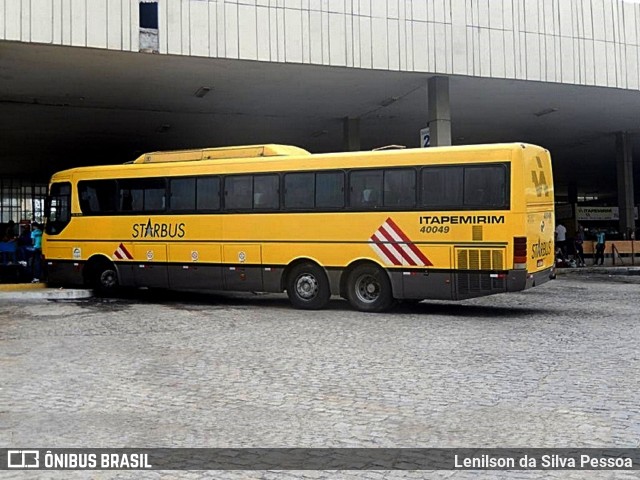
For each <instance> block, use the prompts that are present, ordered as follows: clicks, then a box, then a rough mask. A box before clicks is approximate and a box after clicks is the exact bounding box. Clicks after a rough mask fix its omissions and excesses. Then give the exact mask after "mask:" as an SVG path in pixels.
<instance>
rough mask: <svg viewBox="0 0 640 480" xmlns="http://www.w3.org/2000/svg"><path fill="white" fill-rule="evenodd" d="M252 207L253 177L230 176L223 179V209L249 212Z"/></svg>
mask: <svg viewBox="0 0 640 480" xmlns="http://www.w3.org/2000/svg"><path fill="white" fill-rule="evenodd" d="M252 206H253V177H252V176H250V175H230V176H228V177H226V178H225V179H224V208H225V209H226V210H250V209H251V208H252Z"/></svg>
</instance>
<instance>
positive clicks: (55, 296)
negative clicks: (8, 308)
mask: <svg viewBox="0 0 640 480" xmlns="http://www.w3.org/2000/svg"><path fill="white" fill-rule="evenodd" d="M91 297H93V290H87V289H79V288H47V286H46V285H45V284H44V283H35V284H30V283H24V284H10V285H0V302H7V301H11V302H21V301H29V300H78V299H83V298H91Z"/></svg>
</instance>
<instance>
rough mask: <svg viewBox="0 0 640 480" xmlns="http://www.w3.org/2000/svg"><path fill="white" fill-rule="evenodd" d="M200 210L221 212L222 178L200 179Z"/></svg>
mask: <svg viewBox="0 0 640 480" xmlns="http://www.w3.org/2000/svg"><path fill="white" fill-rule="evenodd" d="M197 192H198V207H197V208H198V210H199V211H211V210H220V178H219V177H201V178H198V186H197Z"/></svg>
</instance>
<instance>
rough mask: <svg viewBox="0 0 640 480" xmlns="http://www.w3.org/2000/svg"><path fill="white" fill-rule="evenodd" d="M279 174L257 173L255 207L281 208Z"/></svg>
mask: <svg viewBox="0 0 640 480" xmlns="http://www.w3.org/2000/svg"><path fill="white" fill-rule="evenodd" d="M279 184H280V179H279V177H278V175H255V176H254V177H253V208H256V209H267V210H275V209H278V208H280V195H279V190H278V187H279Z"/></svg>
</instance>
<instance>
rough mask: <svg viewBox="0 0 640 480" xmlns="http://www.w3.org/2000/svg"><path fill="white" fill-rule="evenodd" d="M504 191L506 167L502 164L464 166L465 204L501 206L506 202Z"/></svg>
mask: <svg viewBox="0 0 640 480" xmlns="http://www.w3.org/2000/svg"><path fill="white" fill-rule="evenodd" d="M506 192H507V188H506V169H505V167H504V166H502V165H486V166H477V167H465V169H464V204H465V206H469V207H473V206H478V207H502V206H504V205H506V203H507V202H506Z"/></svg>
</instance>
